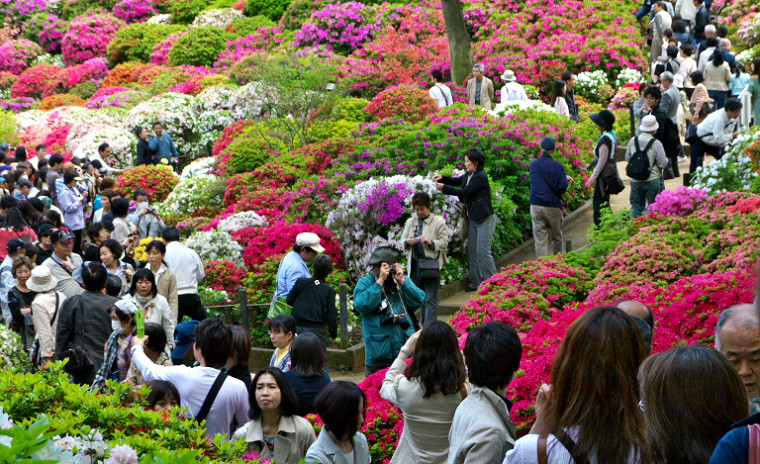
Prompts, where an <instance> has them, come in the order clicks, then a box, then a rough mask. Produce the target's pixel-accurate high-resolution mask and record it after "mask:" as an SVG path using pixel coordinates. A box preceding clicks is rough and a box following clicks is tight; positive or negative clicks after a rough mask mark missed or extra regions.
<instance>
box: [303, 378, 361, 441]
mask: <svg viewBox="0 0 760 464" xmlns="http://www.w3.org/2000/svg"><path fill="white" fill-rule="evenodd" d="M359 405H363V413H362V417H366V412H367V395H365V394H364V392H363V391H362V389H361V388H359V386H358V385H356V384H355V383H353V382H348V381H346V380H336V381H334V382H331V383H329V384H328V385H327V386H326V387H325V388H323V389H322V391H321V392H319V394H318V395H317V397H316V399H315V400H314V407H315V408H316V410H317V414H319V417H320V418H321V419H322V421H323V422H324V423H325V428H326V429H327V430H328V431H329V432H332V433H333V435H335V437H336V438H337V439H338V440H348V439H349V438H351V437H353V436H354V435H356V432H358V431H359V430H360V429H361V428H362V425H364V424H361V423H359Z"/></svg>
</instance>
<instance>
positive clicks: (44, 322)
mask: <svg viewBox="0 0 760 464" xmlns="http://www.w3.org/2000/svg"><path fill="white" fill-rule="evenodd" d="M56 293H57V294H58V309H59V310H60V308H61V306H63V302H64V300H66V295H64V294H63V293H61V292H54V291H49V292H45V293H38V294H37V295H36V296H35V297H34V301H32V320H33V321H34V330H35V332H36V333H37V335H36V336H35V338H36V339H37V340H39V341H40V356H41V357H42V358H52V357H53V355H54V354H55V331H56V329H57V328H58V316H60V314H58V315H56V316H55V321H53V323H52V324H51V323H50V321H51V319H53V315H55V313H56V311H55V295H56Z"/></svg>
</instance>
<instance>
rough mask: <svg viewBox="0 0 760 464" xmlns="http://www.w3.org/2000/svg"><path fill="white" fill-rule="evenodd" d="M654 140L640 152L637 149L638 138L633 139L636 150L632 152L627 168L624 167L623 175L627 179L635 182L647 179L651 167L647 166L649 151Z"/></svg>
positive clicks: (638, 148) (639, 149)
mask: <svg viewBox="0 0 760 464" xmlns="http://www.w3.org/2000/svg"><path fill="white" fill-rule="evenodd" d="M656 140H657V139H655V138H654V137H652V139H651V140H650V141H649V143H647V145H646V147H644V149H643V150H642V149H641V148H640V147H639V138H638V137H635V138H634V139H633V145H634V147H635V148H636V151H634V152H633V155H631V159H630V161H628V166H626V167H625V173H626V174H627V175H628V177H630V178H631V179H635V180H647V179H649V175H650V174H651V173H652V167H651V166H650V165H649V149H650V148H652V145H654V142H655V141H656Z"/></svg>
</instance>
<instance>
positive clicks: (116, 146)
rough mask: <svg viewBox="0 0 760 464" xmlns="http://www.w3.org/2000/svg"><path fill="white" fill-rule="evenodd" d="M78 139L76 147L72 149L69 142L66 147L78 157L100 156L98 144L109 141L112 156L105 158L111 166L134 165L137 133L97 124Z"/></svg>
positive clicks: (123, 166) (118, 167)
mask: <svg viewBox="0 0 760 464" xmlns="http://www.w3.org/2000/svg"><path fill="white" fill-rule="evenodd" d="M72 140H76V141H77V143H76V148H75V149H72V148H71V147H70V146H69V144H68V143H67V144H66V148H67V149H68V150H69V151H71V153H72V154H73V155H74V156H76V157H78V158H92V157H97V156H98V146H100V144H102V143H104V142H105V143H108V145H109V146H110V147H111V156H110V157H109V158H108V159H106V160H104V161H105V162H106V163H108V164H109V165H110V166H111V167H114V168H117V169H120V168H125V167H130V166H132V164H134V163H133V158H134V153H135V150H136V146H137V138H136V137H135V134H133V133H132V132H129V131H127V130H124V129H122V128H119V127H113V126H96V127H93V128H92V129H91V130H90V131H89V132H88V133H87V135H85V136H84V138H82V139H72Z"/></svg>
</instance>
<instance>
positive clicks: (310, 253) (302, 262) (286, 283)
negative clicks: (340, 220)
mask: <svg viewBox="0 0 760 464" xmlns="http://www.w3.org/2000/svg"><path fill="white" fill-rule="evenodd" d="M324 251H325V249H324V247H323V246H322V245H320V239H319V236H318V235H317V234H315V233H313V232H303V233H300V234H298V235H297V236H296V244H295V246H294V247H293V251H291V252H290V253H288V254H287V255H285V257H284V258H282V261H280V267H279V269H277V291H276V292H275V294H274V298H273V299H272V306H271V307H270V309H269V314H268V317H269V318H270V319H271V318H272V317H274V316H278V315H280V314H282V313H284V312H289V311H287V308H286V307H288V306H287V304H288V303H287V297H288V293H290V291H291V290H292V289H293V286H294V285H295V284H296V280H298V279H300V278H306V279H308V278H310V277H311V272H309V268H308V266H307V264H306V263H309V262H311V261H314V258H316V257H317V255H318V254H320V253H324Z"/></svg>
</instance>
